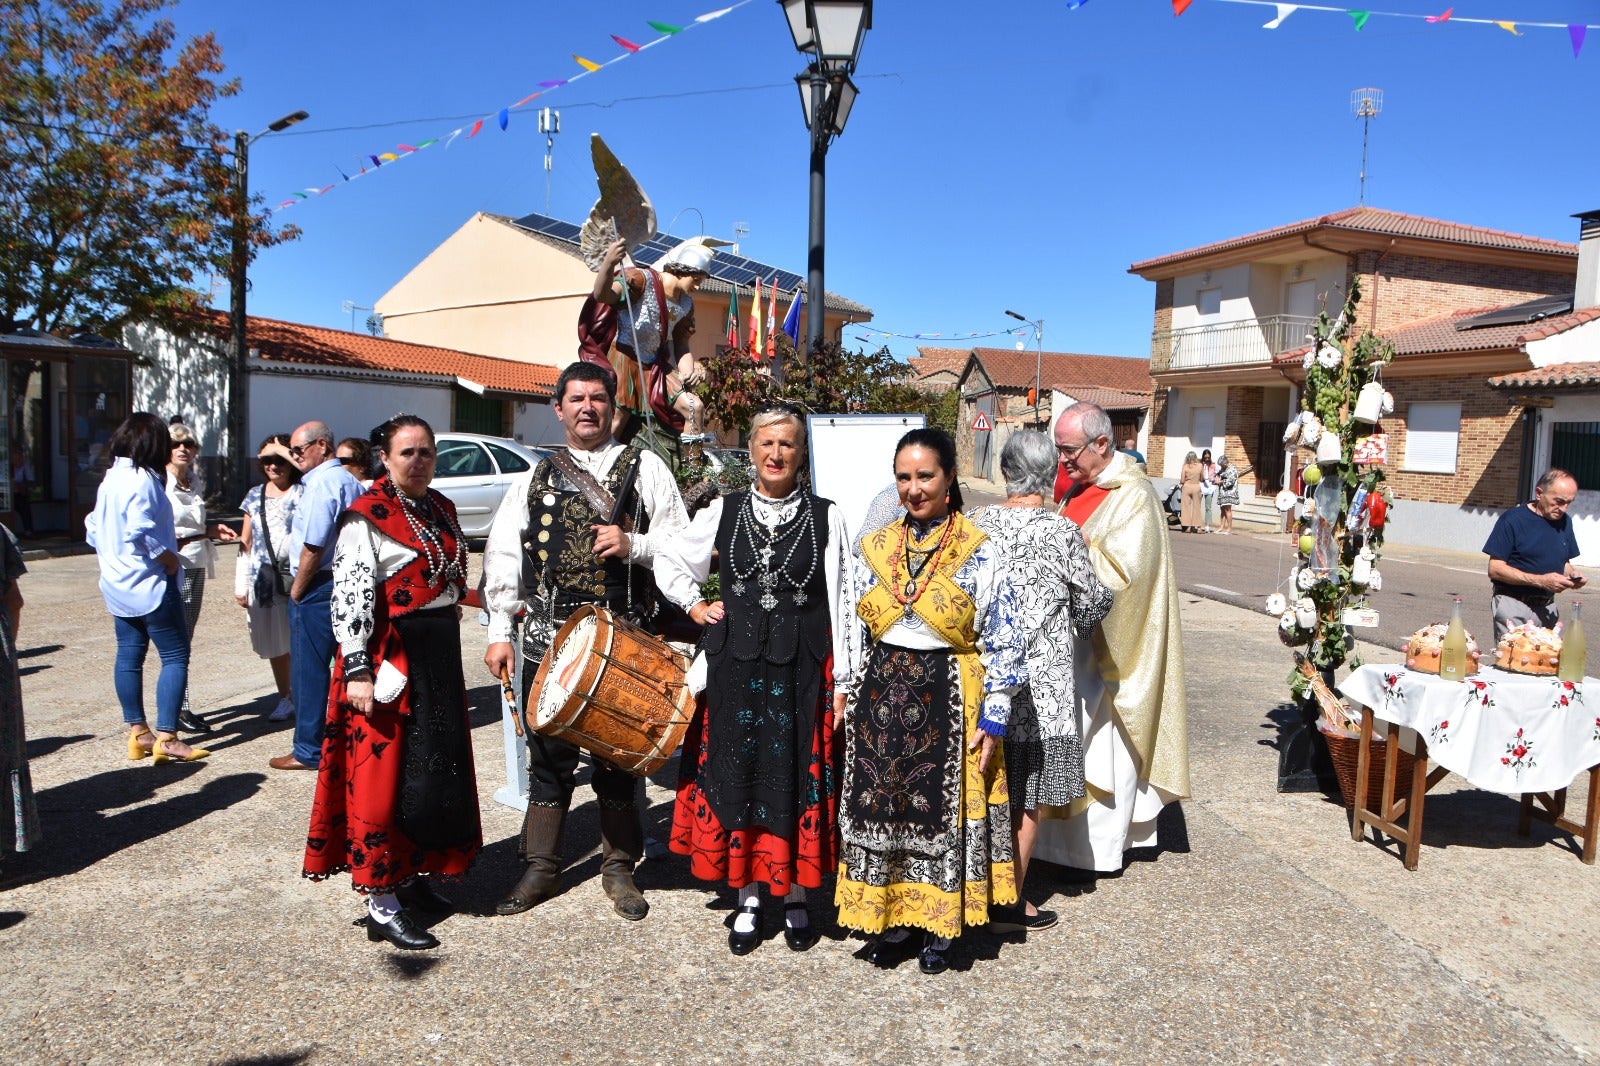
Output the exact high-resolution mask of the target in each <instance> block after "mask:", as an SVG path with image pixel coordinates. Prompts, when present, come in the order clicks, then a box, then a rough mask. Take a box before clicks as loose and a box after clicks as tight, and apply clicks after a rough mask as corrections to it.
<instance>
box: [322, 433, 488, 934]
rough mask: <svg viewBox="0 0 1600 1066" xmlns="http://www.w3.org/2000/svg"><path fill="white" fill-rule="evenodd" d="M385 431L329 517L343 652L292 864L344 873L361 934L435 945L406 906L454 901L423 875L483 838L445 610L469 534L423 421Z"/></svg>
mask: <svg viewBox="0 0 1600 1066" xmlns="http://www.w3.org/2000/svg"><path fill="white" fill-rule="evenodd" d="M386 426H387V428H386V429H385V430H384V443H383V449H382V450H383V457H384V467H385V469H387V470H388V473H387V474H385V475H384V476H383V477H382V478H380V479H378V480H377V481H376V482H375V483H374V484H373V486H372V488H371V489H369V490H368V491H367V492H365V493H363V494H362V495H361V496H360V497H359V498H358V499H357V500H356V501H355V502H354V503H353V504H351V505H350V507H349V509H348V510H346V511H345V512H344V513H343V514H342V515H340V517H339V532H338V540H337V542H336V544H335V547H334V553H333V608H332V624H333V633H334V637H335V638H336V639H337V640H338V643H339V655H340V658H339V661H338V663H337V665H336V666H335V667H334V672H333V682H332V687H331V689H330V691H329V696H328V731H327V737H326V739H325V740H324V742H323V748H322V757H321V759H320V760H319V762H318V771H317V792H316V799H315V800H314V801H313V803H312V807H311V828H310V831H309V833H308V834H307V837H306V851H305V867H304V870H303V872H304V875H305V876H306V877H310V878H312V879H314V880H322V879H323V878H326V877H329V876H331V875H333V874H335V873H338V872H339V871H341V870H349V871H350V882H351V885H352V887H354V888H355V890H356V891H357V892H359V893H361V895H362V896H364V897H366V903H367V921H366V926H367V939H368V940H372V941H378V940H387V941H388V942H389V943H390V944H392V945H394V946H395V947H397V948H401V949H402V950H406V951H417V950H426V949H428V948H436V947H438V946H439V940H438V938H437V937H435V936H434V935H433V934H432V933H431V932H429V931H428V930H427V929H426V928H424V927H423V926H422V924H421V922H420V921H419V920H418V919H417V918H416V917H415V915H414V913H413V909H417V910H424V911H432V912H435V913H441V912H444V911H448V910H450V909H452V908H451V904H450V901H449V900H447V899H445V898H444V897H443V896H441V895H439V894H438V893H437V892H435V891H434V889H433V887H432V885H430V884H429V883H428V879H427V878H426V877H425V876H423V875H425V874H438V875H440V876H445V877H459V876H460V875H462V874H464V873H465V872H466V871H467V868H468V867H469V866H471V865H472V860H473V859H474V858H475V857H476V856H477V854H478V850H479V849H480V848H482V847H483V828H482V825H481V824H480V821H479V816H478V786H477V780H476V777H475V774H474V771H473V764H472V721H471V719H470V717H469V715H468V711H467V685H466V679H465V677H464V676H463V675H462V671H461V609H460V608H459V607H458V606H456V605H457V604H458V603H460V602H461V597H462V596H463V595H465V593H466V590H467V538H466V535H465V534H464V533H462V532H461V525H460V523H459V522H458V521H457V520H456V508H455V505H454V504H452V503H451V502H450V501H449V499H447V498H446V497H445V496H444V495H442V494H441V493H439V492H436V491H434V490H433V489H430V488H429V487H428V483H429V482H431V481H432V480H433V471H434V466H435V463H436V461H437V452H436V450H435V445H434V438H433V428H432V427H431V426H429V425H428V423H427V422H425V421H423V420H422V419H420V418H418V417H417V416H416V415H396V416H395V417H394V418H393V419H391V420H390V421H389V422H388V423H386Z"/></svg>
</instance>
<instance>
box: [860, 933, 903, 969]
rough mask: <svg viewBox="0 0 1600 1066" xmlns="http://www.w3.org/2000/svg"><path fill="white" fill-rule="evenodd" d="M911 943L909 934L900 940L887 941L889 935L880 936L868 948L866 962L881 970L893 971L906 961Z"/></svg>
mask: <svg viewBox="0 0 1600 1066" xmlns="http://www.w3.org/2000/svg"><path fill="white" fill-rule="evenodd" d="M910 943H911V937H910V935H909V932H908V933H907V935H906V936H903V937H901V938H900V939H899V940H889V939H887V933H885V934H883V935H880V936H878V937H877V938H876V939H874V940H873V941H872V945H871V946H870V947H868V948H867V954H866V960H867V961H868V962H870V963H872V965H874V966H877V967H879V968H881V969H885V970H891V969H893V968H894V967H896V966H898V965H900V963H901V962H903V961H904V960H905V958H906V957H907V955H909V954H910V953H909V951H908V950H907V947H908V945H910Z"/></svg>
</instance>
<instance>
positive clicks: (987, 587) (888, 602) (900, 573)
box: [833, 429, 1027, 974]
mask: <svg viewBox="0 0 1600 1066" xmlns="http://www.w3.org/2000/svg"><path fill="white" fill-rule="evenodd" d="M955 468H956V446H955V442H954V441H953V440H951V439H950V435H949V434H948V433H946V432H944V431H943V430H940V429H915V430H912V431H911V432H910V433H907V434H906V435H905V436H903V437H901V438H900V442H899V445H898V446H897V447H896V449H895V459H894V470H895V480H896V483H897V484H898V485H899V486H900V498H901V501H902V503H903V504H904V505H905V508H906V516H905V517H904V518H901V519H897V520H896V521H894V522H893V523H891V524H890V525H888V526H887V527H885V528H883V529H880V530H878V531H877V532H876V533H873V534H872V535H871V536H869V537H867V539H866V540H865V541H863V542H862V545H861V558H860V559H859V560H856V561H855V562H854V570H855V576H854V579H853V581H854V586H855V588H856V590H857V591H858V592H859V594H860V596H859V600H858V602H857V606H856V613H857V615H858V616H859V618H860V620H861V624H863V625H864V626H865V627H866V633H865V637H866V638H867V641H868V643H869V645H870V646H869V648H868V650H867V651H866V652H865V654H864V664H863V665H862V666H860V667H859V668H858V669H857V671H856V678H855V681H854V683H853V684H852V686H851V689H850V698H849V699H848V700H847V701H846V702H845V704H844V705H843V706H840V707H838V709H837V710H836V711H835V715H834V723H833V726H834V729H835V730H838V729H840V728H841V727H842V728H843V729H844V731H845V754H844V773H843V778H842V784H841V786H840V788H839V797H840V798H839V848H840V862H839V874H838V879H837V881H836V889H835V894H834V899H835V902H836V903H837V904H838V907H839V924H840V925H842V926H844V927H846V928H848V929H856V930H859V931H861V932H863V933H865V934H867V935H868V936H870V937H872V938H874V939H873V943H872V946H871V947H870V948H869V950H868V958H869V959H870V960H872V961H873V963H874V964H876V965H891V964H892V963H893V962H896V961H898V960H897V959H896V958H895V956H896V955H897V954H898V952H899V951H900V950H901V949H900V948H899V947H897V945H900V944H904V943H905V942H906V941H907V940H908V939H909V934H910V932H911V930H912V929H921V930H923V933H924V937H923V941H922V945H921V950H920V952H919V953H918V960H917V964H918V967H919V968H920V969H921V970H922V972H923V973H926V974H937V973H943V972H944V971H945V970H947V969H949V967H950V960H949V951H950V943H951V941H952V940H953V939H954V938H956V937H958V936H960V935H961V932H962V929H963V928H964V927H965V926H969V925H984V924H986V923H987V922H988V921H989V908H990V907H991V906H993V905H994V904H1007V903H1015V902H1016V901H1017V885H1016V880H1015V872H1014V869H1013V866H1012V842H1011V817H1010V814H1011V812H1010V810H1009V809H1008V800H1007V794H1006V773H1005V755H1004V752H1003V750H1002V748H1001V745H1000V738H1001V737H1002V736H1004V735H1005V732H1006V724H1007V721H1008V719H1009V716H1010V710H1011V696H1012V694H1013V693H1014V692H1015V691H1016V690H1017V688H1018V687H1019V686H1020V685H1022V684H1023V683H1024V682H1026V681H1027V673H1026V667H1025V665H1024V656H1025V653H1026V651H1027V647H1026V644H1025V643H1024V637H1023V630H1022V620H1021V618H1020V617H1019V615H1018V603H1017V595H1016V592H1015V590H1014V589H1013V587H1012V585H1011V580H1010V578H1009V577H1008V576H1007V573H1006V569H1005V564H1004V560H1003V559H1002V558H1001V556H1000V549H999V547H998V546H997V545H995V544H992V543H991V542H990V541H989V538H988V537H986V536H985V535H984V533H983V531H982V530H980V529H978V528H977V527H976V526H974V525H973V524H972V522H971V521H970V520H969V519H968V518H967V517H966V516H965V515H963V514H962V513H961V489H960V486H959V485H958V484H957V483H956V477H955V472H956V471H955Z"/></svg>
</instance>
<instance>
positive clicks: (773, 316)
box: [767, 277, 778, 359]
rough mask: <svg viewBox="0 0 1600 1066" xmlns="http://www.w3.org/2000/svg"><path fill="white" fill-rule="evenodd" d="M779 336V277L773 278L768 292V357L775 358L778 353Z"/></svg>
mask: <svg viewBox="0 0 1600 1066" xmlns="http://www.w3.org/2000/svg"><path fill="white" fill-rule="evenodd" d="M777 336H778V279H777V278H776V277H774V278H773V279H772V289H771V290H770V291H769V292H768V293H767V358H768V359H773V358H775V357H776V356H777V354H778V345H777V343H776V337H777Z"/></svg>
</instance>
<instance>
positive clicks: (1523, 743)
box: [1500, 729, 1539, 773]
mask: <svg viewBox="0 0 1600 1066" xmlns="http://www.w3.org/2000/svg"><path fill="white" fill-rule="evenodd" d="M1500 765H1502V766H1509V767H1511V768H1512V769H1513V770H1516V771H1517V772H1518V773H1521V772H1522V770H1524V769H1532V768H1533V767H1535V766H1538V765H1539V764H1538V763H1537V762H1536V761H1534V758H1533V738H1532V737H1529V736H1527V735H1526V734H1525V733H1524V731H1523V730H1521V729H1518V730H1517V735H1516V736H1514V737H1512V738H1511V740H1510V741H1509V742H1507V744H1506V753H1505V755H1503V756H1501V758H1500Z"/></svg>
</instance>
